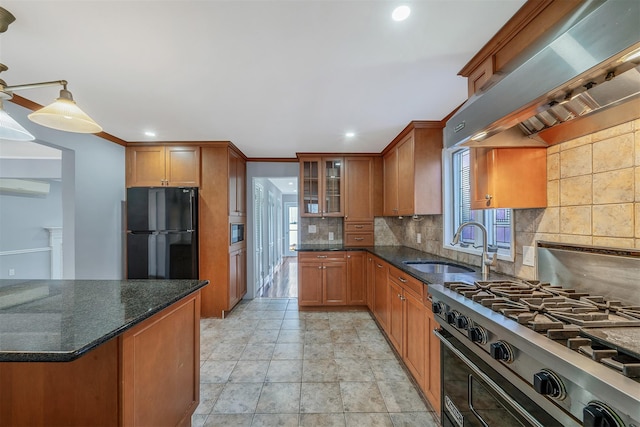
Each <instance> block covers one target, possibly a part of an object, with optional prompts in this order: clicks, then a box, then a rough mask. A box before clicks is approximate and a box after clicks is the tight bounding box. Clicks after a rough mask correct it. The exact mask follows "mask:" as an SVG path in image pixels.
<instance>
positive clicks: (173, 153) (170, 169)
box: [126, 145, 200, 187]
mask: <svg viewBox="0 0 640 427" xmlns="http://www.w3.org/2000/svg"><path fill="white" fill-rule="evenodd" d="M126 154H127V162H126V166H127V187H198V186H199V185H200V147H198V146H190V145H187V146H178V145H153V146H148V145H141V146H131V147H127V152H126Z"/></svg>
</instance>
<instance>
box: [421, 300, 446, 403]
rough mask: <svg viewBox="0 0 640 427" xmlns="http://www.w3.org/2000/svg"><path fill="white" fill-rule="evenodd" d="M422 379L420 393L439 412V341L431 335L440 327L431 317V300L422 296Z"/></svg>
mask: <svg viewBox="0 0 640 427" xmlns="http://www.w3.org/2000/svg"><path fill="white" fill-rule="evenodd" d="M423 302H424V305H423V307H424V326H425V329H426V330H425V334H424V356H425V357H424V379H423V382H422V385H421V387H422V391H423V392H424V394H425V396H426V397H427V400H428V401H429V403H431V406H432V407H433V409H435V411H436V412H438V413H439V412H440V402H441V400H440V399H441V392H440V340H439V339H438V337H436V336H435V335H434V334H433V330H434V329H439V328H440V326H439V325H438V323H437V322H436V320H435V318H434V317H433V311H432V309H431V298H430V297H429V296H428V295H427V294H426V293H425V295H424V300H423Z"/></svg>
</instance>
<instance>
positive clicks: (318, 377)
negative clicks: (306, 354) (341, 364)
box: [302, 359, 338, 382]
mask: <svg viewBox="0 0 640 427" xmlns="http://www.w3.org/2000/svg"><path fill="white" fill-rule="evenodd" d="M302 381H303V382H333V381H338V365H336V362H335V360H334V359H305V360H304V361H303V362H302Z"/></svg>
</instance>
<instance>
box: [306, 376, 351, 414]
mask: <svg viewBox="0 0 640 427" xmlns="http://www.w3.org/2000/svg"><path fill="white" fill-rule="evenodd" d="M331 412H340V413H342V412H344V408H343V406H342V398H341V397H340V384H339V383H304V382H303V383H302V392H301V395H300V413H331Z"/></svg>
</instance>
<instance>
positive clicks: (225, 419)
mask: <svg viewBox="0 0 640 427" xmlns="http://www.w3.org/2000/svg"><path fill="white" fill-rule="evenodd" d="M252 421H253V414H211V415H209V416H208V417H207V420H206V421H205V423H204V425H203V427H251V422H252Z"/></svg>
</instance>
